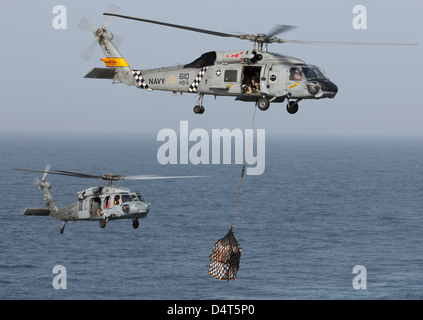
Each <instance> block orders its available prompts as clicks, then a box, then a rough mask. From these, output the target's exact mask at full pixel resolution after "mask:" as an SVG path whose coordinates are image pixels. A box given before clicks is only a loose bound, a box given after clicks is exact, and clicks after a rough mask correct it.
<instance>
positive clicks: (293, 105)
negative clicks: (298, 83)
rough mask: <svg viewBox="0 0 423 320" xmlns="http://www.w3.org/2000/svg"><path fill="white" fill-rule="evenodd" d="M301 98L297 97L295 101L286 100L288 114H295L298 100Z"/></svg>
mask: <svg viewBox="0 0 423 320" xmlns="http://www.w3.org/2000/svg"><path fill="white" fill-rule="evenodd" d="M300 101H301V99H297V101H288V104H287V105H286V111H288V113H289V114H295V113H297V111H298V102H300Z"/></svg>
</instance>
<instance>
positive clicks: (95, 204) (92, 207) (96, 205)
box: [89, 197, 101, 219]
mask: <svg viewBox="0 0 423 320" xmlns="http://www.w3.org/2000/svg"><path fill="white" fill-rule="evenodd" d="M98 209H100V210H101V198H100V197H92V198H91V199H90V202H89V215H90V217H91V219H95V218H96V217H99V215H98V213H97V211H98Z"/></svg>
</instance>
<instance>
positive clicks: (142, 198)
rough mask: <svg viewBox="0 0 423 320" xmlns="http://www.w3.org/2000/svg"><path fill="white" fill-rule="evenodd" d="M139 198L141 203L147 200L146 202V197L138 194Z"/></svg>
mask: <svg viewBox="0 0 423 320" xmlns="http://www.w3.org/2000/svg"><path fill="white" fill-rule="evenodd" d="M137 197H138V199H139V200H140V201H142V202H144V201H145V200H144V197H143V196H142V194H141V193H137Z"/></svg>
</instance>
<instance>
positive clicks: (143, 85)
mask: <svg viewBox="0 0 423 320" xmlns="http://www.w3.org/2000/svg"><path fill="white" fill-rule="evenodd" d="M131 71H132V75H133V76H134V78H135V81H136V82H137V84H138V87H140V88H141V89H148V84H147V82H145V80H144V78H143V77H142V74H141V71H140V70H131Z"/></svg>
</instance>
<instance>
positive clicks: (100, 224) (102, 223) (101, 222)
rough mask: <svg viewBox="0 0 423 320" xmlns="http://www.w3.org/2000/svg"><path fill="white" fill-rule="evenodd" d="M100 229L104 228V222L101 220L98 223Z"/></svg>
mask: <svg viewBox="0 0 423 320" xmlns="http://www.w3.org/2000/svg"><path fill="white" fill-rule="evenodd" d="M98 224H99V226H100V228H101V229H104V228H105V227H106V220H104V219H102V220H100V221H99V222H98Z"/></svg>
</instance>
